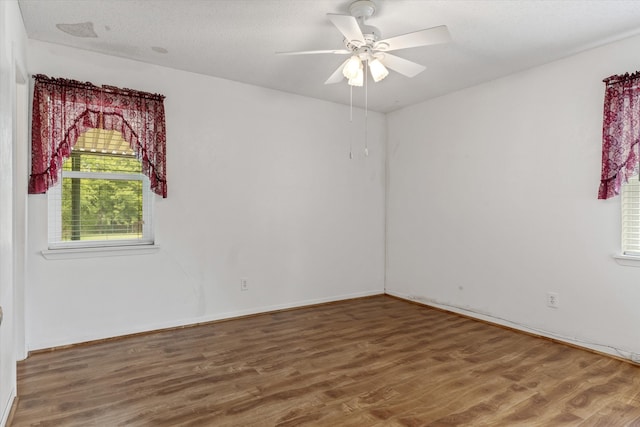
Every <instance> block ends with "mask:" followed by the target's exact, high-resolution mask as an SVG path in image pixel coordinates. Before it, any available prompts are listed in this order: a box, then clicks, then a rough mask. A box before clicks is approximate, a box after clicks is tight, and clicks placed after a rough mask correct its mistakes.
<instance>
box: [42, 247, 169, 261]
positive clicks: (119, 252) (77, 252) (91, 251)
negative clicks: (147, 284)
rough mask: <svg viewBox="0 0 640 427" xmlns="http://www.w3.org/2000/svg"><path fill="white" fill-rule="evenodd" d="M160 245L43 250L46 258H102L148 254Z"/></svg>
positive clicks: (155, 251) (156, 250)
mask: <svg viewBox="0 0 640 427" xmlns="http://www.w3.org/2000/svg"><path fill="white" fill-rule="evenodd" d="M159 250H160V246H157V245H137V246H135V245H132V246H105V247H101V248H68V249H47V250H44V251H42V252H41V253H42V256H43V257H44V258H46V259H50V260H55V259H76V258H100V257H107V256H129V255H148V254H154V253H157V252H158V251H159Z"/></svg>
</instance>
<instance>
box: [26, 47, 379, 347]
mask: <svg viewBox="0 0 640 427" xmlns="http://www.w3.org/2000/svg"><path fill="white" fill-rule="evenodd" d="M29 43H30V44H29V64H30V65H29V72H30V73H31V74H35V73H43V74H47V75H49V76H54V77H67V78H73V79H77V80H82V81H91V82H93V83H95V84H110V85H116V86H120V87H130V88H134V89H139V90H144V91H150V92H159V93H163V94H164V95H166V97H167V98H166V100H165V108H166V117H167V130H168V135H167V151H168V155H167V158H168V160H167V168H168V182H169V186H168V188H169V197H168V198H167V199H164V200H163V199H161V198H157V199H156V200H155V214H156V216H155V218H156V237H157V239H156V240H157V243H158V244H159V245H160V247H161V249H160V251H159V252H158V253H157V254H153V255H139V256H132V257H107V258H91V259H80V260H79V259H70V260H46V259H44V258H43V257H42V256H41V254H40V251H42V250H43V249H46V247H47V234H46V229H47V223H46V221H47V220H46V218H47V211H46V207H47V206H46V196H44V195H35V196H30V197H29V222H28V227H29V242H28V245H29V246H28V247H29V253H28V259H27V262H28V269H29V283H28V288H27V296H26V297H27V308H28V312H27V345H28V347H29V349H38V348H45V347H51V346H57V345H63V344H69V343H77V342H82V341H87V340H93V339H99V338H103V337H111V336H117V335H121V334H127V333H131V332H137V331H144V330H150V329H155V328H159V327H167V326H174V325H181V324H186V323H192V322H200V321H207V320H211V319H218V318H225V317H229V316H235V315H240V314H247V313H254V312H261V311H266V310H272V309H277V308H283V307H291V306H298V305H304V304H309V303H316V302H323V301H330V300H337V299H344V298H349V297H357V296H364V295H370V294H379V293H382V292H383V291H384V203H385V201H384V195H385V191H384V186H385V176H384V175H385V169H384V164H385V148H384V138H385V135H386V121H385V117H384V116H383V115H381V114H375V113H374V114H371V113H370V114H369V132H368V135H369V141H368V142H369V147H370V151H371V154H370V156H369V157H368V158H364V156H363V155H362V148H363V146H364V145H363V144H364V142H363V140H362V135H363V127H362V126H363V122H362V120H361V117H362V116H363V114H362V112H356V114H355V115H356V118H357V121H356V122H355V123H354V125H353V126H350V125H349V122H348V119H349V110H348V107H346V106H343V105H337V104H332V103H327V102H323V101H318V100H313V99H309V98H304V97H300V96H295V95H290V94H286V93H282V92H277V91H272V90H267V89H263V88H258V87H253V86H248V85H244V84H239V83H235V82H230V81H226V80H221V79H217V78H211V77H206V76H203V75H198V74H192V73H187V72H183V71H177V70H172V69H167V68H163V67H158V66H152V65H148V64H144V63H140V62H134V61H130V60H125V59H120V58H114V57H108V56H103V55H99V54H95V53H92V52H87V51H81V50H76V49H71V48H67V47H62V46H56V45H52V44H47V43H42V42H37V41H30V42H29ZM345 96H348V93H347V92H345ZM351 137H353V138H354V140H355V142H354V147H356V148H358V149H359V150H358V151H357V152H356V153H355V154H356V158H354V159H353V160H349V158H348V146H349V139H350V138H351ZM242 277H246V278H248V280H249V290H248V291H245V292H241V291H240V278H242Z"/></svg>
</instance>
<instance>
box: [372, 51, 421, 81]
mask: <svg viewBox="0 0 640 427" xmlns="http://www.w3.org/2000/svg"><path fill="white" fill-rule="evenodd" d="M376 58H378V59H379V60H380V62H382V64H383V65H384V66H385V67H387V68H391V69H392V70H393V71H396V72H398V73H400V74H402V75H404V76H407V77H414V76H417V75H418V74H420V73H421V72H423V71H424V70H426V69H427V67H425V66H424V65H420V64H417V63H415V62H413V61H409V60H407V59H403V58H400V57H399V56H395V55H391V54H390V53H384V54H376Z"/></svg>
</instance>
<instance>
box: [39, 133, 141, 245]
mask: <svg viewBox="0 0 640 427" xmlns="http://www.w3.org/2000/svg"><path fill="white" fill-rule="evenodd" d="M48 194H49V196H48V199H49V248H50V249H56V248H70V247H99V246H120V245H135V244H152V243H153V236H152V228H151V219H152V218H151V199H152V197H151V190H150V189H149V179H148V178H147V177H146V176H145V175H144V174H143V173H142V170H141V164H140V161H139V160H138V159H136V157H135V156H134V153H133V151H132V150H131V147H129V144H128V143H127V142H126V141H125V140H124V139H123V138H122V135H121V134H120V133H119V132H117V131H105V130H102V129H91V130H89V131H87V132H85V133H84V134H83V135H81V136H80V137H79V138H78V141H77V142H76V145H75V146H74V147H73V149H72V152H71V155H70V156H69V158H67V159H66V160H65V161H64V164H63V170H62V179H61V180H60V182H58V183H57V185H56V186H54V187H52V188H50V189H49V192H48Z"/></svg>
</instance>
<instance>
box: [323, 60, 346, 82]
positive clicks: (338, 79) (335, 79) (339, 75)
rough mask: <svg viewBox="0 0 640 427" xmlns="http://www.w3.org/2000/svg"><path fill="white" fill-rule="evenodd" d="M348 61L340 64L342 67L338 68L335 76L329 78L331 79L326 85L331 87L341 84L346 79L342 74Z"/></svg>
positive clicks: (334, 73)
mask: <svg viewBox="0 0 640 427" xmlns="http://www.w3.org/2000/svg"><path fill="white" fill-rule="evenodd" d="M347 61H349V60H348V59H347V60H346V61H344V62H343V63H342V64H340V66H339V67H338V68H336V70H335V71H334V72H333V74H331V76H329V78H328V79H327V81H326V82H324V84H326V85H330V84H333V83H340V82H341V81H342V79H344V75H343V74H342V69H343V68H344V66H345V65H346V64H347Z"/></svg>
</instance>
